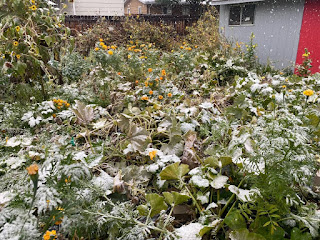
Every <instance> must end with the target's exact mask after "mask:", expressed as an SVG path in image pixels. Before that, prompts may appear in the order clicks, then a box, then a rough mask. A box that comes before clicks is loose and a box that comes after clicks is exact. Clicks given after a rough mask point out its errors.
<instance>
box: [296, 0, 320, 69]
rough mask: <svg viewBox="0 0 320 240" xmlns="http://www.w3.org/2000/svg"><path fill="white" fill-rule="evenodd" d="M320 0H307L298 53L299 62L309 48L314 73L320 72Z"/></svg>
mask: <svg viewBox="0 0 320 240" xmlns="http://www.w3.org/2000/svg"><path fill="white" fill-rule="evenodd" d="M319 30H320V1H319V0H306V3H305V8H304V14H303V20H302V27H301V31H300V42H299V48H298V53H297V64H301V63H302V61H303V58H302V54H303V53H304V49H305V48H307V49H308V51H309V52H310V58H311V60H312V66H313V67H312V68H311V71H312V73H315V72H320V44H319V41H320V31H319Z"/></svg>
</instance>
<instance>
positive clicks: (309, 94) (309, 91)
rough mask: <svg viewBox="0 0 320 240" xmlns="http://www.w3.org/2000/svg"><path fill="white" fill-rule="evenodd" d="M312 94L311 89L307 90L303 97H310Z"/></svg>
mask: <svg viewBox="0 0 320 240" xmlns="http://www.w3.org/2000/svg"><path fill="white" fill-rule="evenodd" d="M313 94H314V91H312V90H311V89H307V90H305V91H303V95H305V96H307V97H310V96H312V95H313Z"/></svg>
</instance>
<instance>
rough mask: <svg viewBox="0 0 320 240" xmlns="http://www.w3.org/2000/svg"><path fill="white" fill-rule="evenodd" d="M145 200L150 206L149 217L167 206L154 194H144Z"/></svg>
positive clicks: (162, 199)
mask: <svg viewBox="0 0 320 240" xmlns="http://www.w3.org/2000/svg"><path fill="white" fill-rule="evenodd" d="M146 199H147V201H148V203H149V204H150V206H151V214H150V216H151V217H153V216H154V215H157V214H158V213H160V212H161V211H162V210H166V209H167V208H168V205H167V204H166V203H165V202H164V198H163V197H162V196H159V195H158V194H156V193H150V194H146Z"/></svg>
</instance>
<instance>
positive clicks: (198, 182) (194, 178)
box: [190, 175, 209, 187]
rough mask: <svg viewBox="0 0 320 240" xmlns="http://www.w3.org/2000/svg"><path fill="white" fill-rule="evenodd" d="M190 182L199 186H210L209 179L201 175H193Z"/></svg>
mask: <svg viewBox="0 0 320 240" xmlns="http://www.w3.org/2000/svg"><path fill="white" fill-rule="evenodd" d="M190 182H191V183H193V184H194V185H195V186H197V187H209V180H208V179H205V178H202V177H201V176H199V175H194V176H192V177H191V180H190Z"/></svg>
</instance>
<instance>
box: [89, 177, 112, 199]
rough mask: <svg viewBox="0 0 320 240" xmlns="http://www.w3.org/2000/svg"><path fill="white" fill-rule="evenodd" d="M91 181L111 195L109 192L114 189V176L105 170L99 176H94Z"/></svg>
mask: <svg viewBox="0 0 320 240" xmlns="http://www.w3.org/2000/svg"><path fill="white" fill-rule="evenodd" d="M91 182H92V183H93V185H95V186H96V187H98V188H100V189H102V190H103V191H105V193H106V195H109V194H111V193H112V191H111V190H112V189H113V177H111V176H110V175H109V174H108V173H106V172H105V171H101V172H100V175H99V176H98V177H96V176H95V177H93V179H92V180H91Z"/></svg>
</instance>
